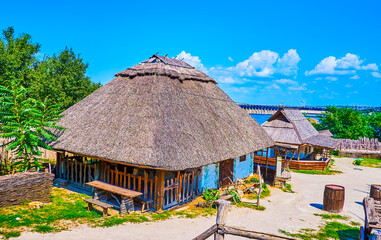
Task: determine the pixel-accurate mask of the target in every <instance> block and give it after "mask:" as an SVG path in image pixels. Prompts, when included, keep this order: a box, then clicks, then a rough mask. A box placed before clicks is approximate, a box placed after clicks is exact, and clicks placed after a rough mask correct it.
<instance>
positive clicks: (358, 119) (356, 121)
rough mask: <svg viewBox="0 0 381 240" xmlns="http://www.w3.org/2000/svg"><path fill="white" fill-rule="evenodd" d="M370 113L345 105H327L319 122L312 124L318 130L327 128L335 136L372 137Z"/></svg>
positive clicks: (351, 137)
mask: <svg viewBox="0 0 381 240" xmlns="http://www.w3.org/2000/svg"><path fill="white" fill-rule="evenodd" d="M369 116H370V115H369V114H364V113H361V112H360V111H356V110H354V109H351V108H346V107H341V108H338V107H329V106H328V107H327V111H326V113H325V114H324V115H323V116H321V117H320V124H314V126H315V128H317V129H318V130H324V129H329V130H330V131H331V132H332V134H333V135H334V137H336V138H349V139H358V138H360V137H369V138H373V137H374V129H373V128H372V127H371V124H370V117H369Z"/></svg>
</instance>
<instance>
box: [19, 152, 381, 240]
mask: <svg viewBox="0 0 381 240" xmlns="http://www.w3.org/2000/svg"><path fill="white" fill-rule="evenodd" d="M352 161H353V159H349V158H338V159H336V162H335V164H336V166H335V168H336V169H338V170H340V171H343V173H342V174H339V175H307V174H300V173H292V180H291V182H290V183H291V184H292V188H293V190H294V191H295V192H296V193H285V192H282V191H281V190H279V189H274V188H272V189H271V193H272V196H270V197H268V198H266V199H264V200H262V204H261V205H264V206H265V207H266V210H265V211H255V210H251V209H247V208H235V207H233V208H232V209H231V211H230V212H229V216H228V220H227V224H229V225H235V226H240V227H244V228H247V229H251V230H255V231H261V232H267V233H275V234H278V230H279V229H283V230H287V231H296V230H298V229H300V228H317V226H318V225H319V224H321V223H323V221H322V220H321V218H320V217H318V216H314V215H313V214H314V213H324V212H323V211H322V210H321V209H320V208H321V206H322V203H323V191H324V186H325V185H326V184H329V183H333V184H339V185H342V186H344V187H345V189H346V196H345V197H346V199H345V205H344V212H343V214H344V215H347V216H349V217H350V218H351V220H353V221H356V222H360V223H361V224H362V223H363V219H364V211H363V207H362V205H361V202H362V200H363V198H364V197H365V196H366V195H368V194H369V189H370V184H374V183H379V184H380V183H381V169H376V168H367V167H354V166H353V165H352ZM214 223H215V217H209V218H205V217H199V218H196V219H183V218H174V219H170V220H166V221H162V222H151V223H141V224H131V223H126V224H123V225H120V226H115V227H110V228H89V227H86V226H83V227H80V228H76V229H72V230H71V231H63V232H59V233H56V234H39V233H33V232H26V233H23V234H22V235H21V237H19V238H17V239H19V240H21V239H22V240H24V239H25V240H32V239H33V240H36V239H57V240H67V239H84V240H85V239H86V240H87V239H102V240H108V239H110V240H111V239H113V240H117V239H121V240H122V239H123V240H125V239H155V240H157V239H192V238H193V237H195V236H197V235H198V234H200V233H201V232H203V231H204V230H206V229H207V228H209V227H210V226H212V224H214ZM226 238H227V239H242V238H238V237H237V238H236V237H234V236H228V237H226ZM211 239H212V238H211Z"/></svg>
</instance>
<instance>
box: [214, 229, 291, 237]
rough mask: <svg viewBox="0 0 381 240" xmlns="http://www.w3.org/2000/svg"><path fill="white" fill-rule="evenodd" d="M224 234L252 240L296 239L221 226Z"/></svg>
mask: <svg viewBox="0 0 381 240" xmlns="http://www.w3.org/2000/svg"><path fill="white" fill-rule="evenodd" d="M220 228H221V229H222V232H223V233H224V234H230V235H235V236H240V237H245V238H250V239H262V240H284V239H293V240H294V239H295V238H289V237H283V236H277V235H273V234H267V233H261V232H255V231H250V230H246V229H242V228H238V227H230V226H221V227H220Z"/></svg>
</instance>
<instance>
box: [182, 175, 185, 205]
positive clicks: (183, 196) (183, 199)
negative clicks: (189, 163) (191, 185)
mask: <svg viewBox="0 0 381 240" xmlns="http://www.w3.org/2000/svg"><path fill="white" fill-rule="evenodd" d="M182 179H183V180H182V188H183V189H182V190H183V195H182V201H185V200H186V199H185V186H186V183H185V181H186V173H184V174H183V176H182Z"/></svg>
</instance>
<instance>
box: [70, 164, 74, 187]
mask: <svg viewBox="0 0 381 240" xmlns="http://www.w3.org/2000/svg"><path fill="white" fill-rule="evenodd" d="M70 164H71V182H74V164H73V160H71V161H70Z"/></svg>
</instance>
